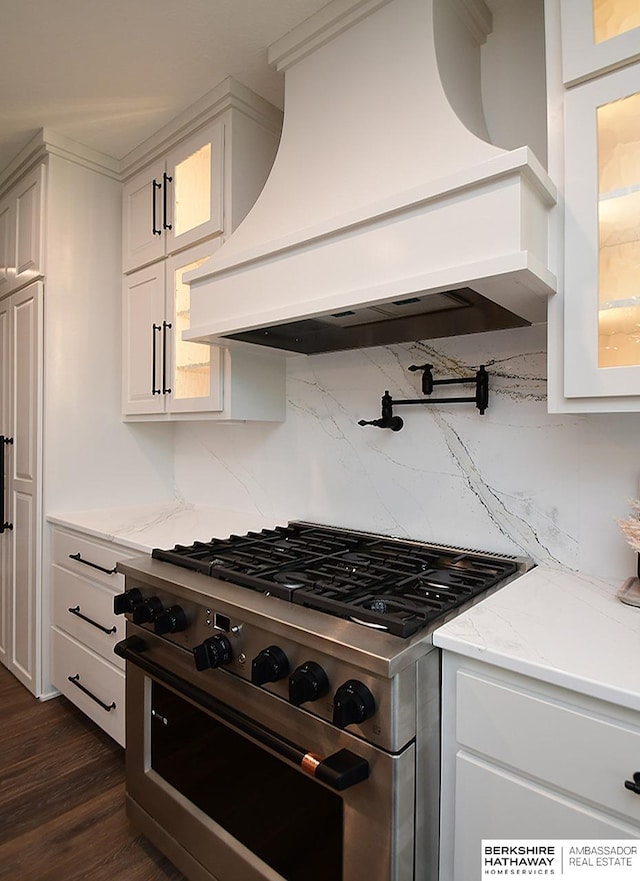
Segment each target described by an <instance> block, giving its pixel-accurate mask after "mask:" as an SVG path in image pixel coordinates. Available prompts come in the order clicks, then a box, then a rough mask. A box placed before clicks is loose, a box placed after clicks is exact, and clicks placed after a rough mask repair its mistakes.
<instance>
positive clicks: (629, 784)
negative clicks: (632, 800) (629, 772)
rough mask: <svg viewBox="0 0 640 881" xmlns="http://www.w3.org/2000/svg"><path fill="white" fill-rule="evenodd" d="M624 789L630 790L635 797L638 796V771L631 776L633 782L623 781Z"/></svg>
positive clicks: (639, 778) (639, 777) (639, 787)
mask: <svg viewBox="0 0 640 881" xmlns="http://www.w3.org/2000/svg"><path fill="white" fill-rule="evenodd" d="M624 786H625V789H630V790H631V792H635V794H636V795H640V771H636V772H635V773H634V775H633V780H625V781H624Z"/></svg>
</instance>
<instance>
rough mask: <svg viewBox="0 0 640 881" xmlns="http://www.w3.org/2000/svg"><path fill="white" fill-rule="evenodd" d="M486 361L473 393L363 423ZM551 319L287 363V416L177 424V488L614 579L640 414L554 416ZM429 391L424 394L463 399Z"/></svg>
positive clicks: (282, 515)
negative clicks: (430, 375) (434, 381)
mask: <svg viewBox="0 0 640 881" xmlns="http://www.w3.org/2000/svg"><path fill="white" fill-rule="evenodd" d="M424 363H430V364H432V365H433V367H434V378H448V377H456V376H469V375H473V374H474V373H475V370H476V369H477V367H478V366H479V365H480V364H484V365H485V366H486V368H487V370H488V372H489V375H490V379H489V384H490V398H489V407H488V410H487V412H486V413H485V414H484V415H483V416H481V415H479V413H478V411H477V410H476V409H475V407H474V406H473V404H455V405H453V404H449V405H445V404H443V405H435V406H419V405H417V406H406V407H400V408H398V409H397V411H396V412H397V413H398V415H401V416H402V418H403V419H404V423H405V424H404V428H403V429H402V430H401V431H399V432H392V431H388V430H380V429H377V428H372V427H361V426H359V425H358V420H359V419H362V418H364V419H374V418H377V417H378V416H379V415H380V398H381V396H382V394H383V393H384V391H385V390H386V389H388V390H389V391H390V393H391V395H392V396H393V397H394V398H415V397H420V381H421V374H419V373H412V372H409V371H408V369H407V368H408V367H409V365H411V364H424ZM545 378H546V328H545V327H544V326H542V325H539V326H535V327H531V328H523V329H520V330H512V331H501V332H497V333H486V334H476V335H473V336H467V337H455V338H450V339H444V340H436V341H432V342H418V343H411V344H406V345H397V346H389V347H381V348H373V349H365V350H360V351H353V352H345V353H339V354H327V355H315V356H312V357H305V356H298V357H294V358H291V359H289V361H288V365H287V399H288V403H287V419H286V422H285V423H283V424H266V425H265V424H262V425H261V424H257V423H244V424H242V423H240V424H226V425H225V424H215V423H182V424H180V425H177V426H176V431H175V438H174V441H175V481H176V493H177V495H178V496H181V497H183V498H185V499H188V500H189V501H190V502H194V503H196V504H206V505H215V506H224V507H227V508H231V509H234V510H238V511H249V512H254V511H255V512H256V513H258V514H262V515H264V516H265V517H268V518H269V519H272V518H273V517H275V518H277V519H278V520H279V521H280V522H286V521H287V520H291V519H307V520H312V521H315V522H319V523H327V524H331V525H337V526H345V527H350V528H354V529H364V530H371V531H375V532H381V533H386V534H390V535H396V536H403V537H409V538H416V539H426V540H430V541H434V542H441V543H452V544H456V545H461V546H467V547H475V548H479V549H483V550H493V551H498V552H508V553H515V554H526V555H528V556H530V557H532V558H533V560H534V561H535V562H536V563H539V564H545V565H551V566H559V567H565V568H568V569H572V570H580V571H583V572H586V573H588V574H592V575H600V576H603V577H613V578H620V579H621V580H623V579H624V578H626V577H627V576H628V575H630V574H634V569H635V557H634V555H633V553H632V551H631V550H630V548H629V547H628V546H627V544H626V542H625V540H624V538H623V537H622V534H621V532H620V530H619V528H618V526H617V525H616V523H615V518H616V517H624V516H626V515H627V513H628V512H629V506H628V501H629V499H631V498H633V497H636V496H637V494H638V477H639V475H640V461H639V460H638V449H639V444H638V437H639V430H640V416H637V415H635V414H621V415H606V416H603V415H566V416H565V415H551V414H549V413H547V408H546V379H545ZM462 388H463V387H461V386H453V387H452V388H447V387H446V386H445V387H438V388H436V391H435V392H434V395H433V397H434V398H435V397H441V396H444V395H447V394H455V395H459V394H471V393H473V389H472V387H469V389H468V391H461V389H462Z"/></svg>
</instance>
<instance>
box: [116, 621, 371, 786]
mask: <svg viewBox="0 0 640 881" xmlns="http://www.w3.org/2000/svg"><path fill="white" fill-rule="evenodd" d="M113 650H114V652H115V653H116V655H118V656H119V657H121V658H124V659H125V661H128V662H129V663H132V664H134V665H135V666H136V667H139V668H140V669H141V670H143V671H144V672H145V673H147V674H148V675H149V676H152V677H153V678H154V679H157V680H158V681H159V682H163V683H164V684H165V685H168V686H169V687H170V688H173V689H175V691H177V692H179V694H181V695H182V696H183V697H186V698H188V699H189V700H191V701H193V702H194V703H195V704H196V705H199V706H200V707H202V708H203V709H205V710H208V711H209V712H210V713H212V714H213V715H214V716H216V717H217V718H218V719H220V720H221V721H222V722H225V723H226V724H228V725H232V726H233V727H234V728H236V729H237V730H238V731H240V732H242V733H243V734H245V735H247V736H249V737H251V738H252V739H253V740H255V741H257V742H258V743H259V744H261V745H262V746H265V747H266V748H267V749H269V750H271V752H274V753H276V755H279V756H282V757H283V758H285V759H287V760H288V761H289V762H292V763H293V764H294V765H297V766H298V767H299V768H300V769H301V770H302V771H304V772H305V773H306V774H310V775H311V776H312V777H315V778H317V779H318V780H321V781H322V782H323V783H326V785H327V786H330V787H331V788H332V789H337V790H338V791H342V790H343V789H348V788H349V787H350V786H355V784H356V783H361V782H362V781H363V780H366V779H367V778H368V776H369V762H368V761H367V760H366V759H363V758H362V757H361V756H359V755H357V754H356V753H352V752H350V751H349V750H347V749H341V750H339V751H338V752H337V753H333V755H330V756H328V757H327V758H325V759H322V758H320V757H319V756H315V755H313V754H312V753H310V752H307V751H306V750H304V749H301V748H300V747H299V746H297V745H296V744H294V743H292V742H291V741H290V740H286V739H285V738H284V737H281V736H280V735H279V734H277V733H275V732H273V731H271V730H270V729H269V728H264V727H263V726H262V725H260V724H259V723H257V722H254V721H253V719H250V718H249V717H248V716H245V715H244V713H241V712H240V711H239V710H236V709H235V708H234V707H230V706H228V705H227V704H225V703H223V702H222V701H220V700H218V699H217V698H215V697H213V696H212V695H210V694H208V693H207V692H205V691H203V690H202V689H201V688H198V687H197V686H196V685H192V684H191V683H190V682H188V681H187V680H185V679H182V677H180V676H178V675H177V674H176V673H174V672H173V671H172V670H167V669H166V668H165V667H162V666H161V665H160V664H158V663H156V662H155V661H154V660H152V659H151V658H149V657H145V655H144V652H146V651H147V650H148V645H147V643H146V642H145V641H144V640H143V639H141V638H140V637H139V636H129V637H127V639H123V640H122V641H121V642H117V643H116V644H115V645H114V647H113Z"/></svg>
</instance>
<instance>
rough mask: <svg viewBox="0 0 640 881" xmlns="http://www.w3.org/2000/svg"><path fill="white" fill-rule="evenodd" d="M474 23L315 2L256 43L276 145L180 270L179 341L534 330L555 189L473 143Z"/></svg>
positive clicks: (542, 296) (369, 3)
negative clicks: (187, 308) (261, 182)
mask: <svg viewBox="0 0 640 881" xmlns="http://www.w3.org/2000/svg"><path fill="white" fill-rule="evenodd" d="M490 29H491V13H490V11H489V9H488V7H487V6H486V5H485V3H484V2H483V0H333V2H331V3H329V4H328V5H327V6H326V7H324V8H322V9H321V10H320V11H319V12H318V13H317V14H316V15H314V16H312V17H311V18H310V19H309V20H307V21H306V22H304V23H303V24H302V25H300V26H299V27H298V28H296V29H295V30H293V31H292V32H290V33H289V34H287V35H286V36H285V37H283V38H282V39H281V40H279V41H278V42H277V43H275V44H274V45H273V46H272V47H271V49H270V53H269V59H270V61H271V62H272V63H275V64H276V65H277V66H278V69H279V70H283V71H284V74H285V106H284V126H283V131H282V137H281V142H280V147H279V150H278V153H277V156H276V159H275V162H274V165H273V168H272V170H271V173H270V175H269V178H268V179H267V182H266V184H265V186H264V189H263V191H262V193H261V195H260V196H259V198H258V200H257V202H256V204H255V205H254V207H253V208H252V210H251V211H250V212H249V214H248V215H247V217H246V218H245V220H244V221H243V222H242V223H241V224H240V225H239V227H238V228H237V229H236V230H235V232H234V233H233V235H231V236H230V237H229V239H228V240H227V241H225V242H224V243H223V244H222V247H221V248H220V249H219V250H218V251H217V252H216V253H215V255H214V256H213V257H211V258H210V259H209V260H208V261H207V262H206V263H205V264H203V265H202V266H201V267H200V268H199V269H197V270H194V271H193V272H191V273H190V274H189V275H188V276H186V280H187V281H189V283H190V287H191V328H190V330H188V331H186V332H185V333H184V338H185V339H192V340H206V341H208V342H213V343H219V344H224V345H233V344H237V345H244V346H246V345H252V346H263V347H267V348H269V349H271V350H277V351H279V352H280V353H282V354H289V353H306V354H312V353H316V352H327V351H337V350H341V349H353V348H360V347H365V346H374V345H386V344H390V343H395V342H403V341H409V340H419V339H434V338H437V337H442V336H449V335H454V334H464V333H473V332H477V331H483V330H496V329H501V328H507V327H517V326H522V325H526V324H529V323H533V322H538V321H544V320H545V319H546V298H547V297H548V295H549V294H551V293H553V292H554V291H555V287H556V283H555V278H554V276H553V274H552V273H551V272H550V271H549V268H548V222H549V213H550V210H551V208H552V207H553V205H554V203H555V188H554V186H553V184H552V183H551V181H550V180H549V178H548V176H547V174H546V172H545V170H544V168H543V166H542V165H541V164H540V162H538V160H537V159H536V157H535V155H534V154H533V153H532V151H531V150H530V149H529V148H528V147H526V146H525V147H518V148H516V149H512V150H507V149H503V148H501V147H498V146H496V145H494V144H491V143H490V142H489V140H488V135H487V132H486V127H485V122H484V116H483V111H482V102H481V97H480V82H479V81H480V70H479V60H480V44H481V42H482V41H483V40H484V39H486V35H487V33H488V32H489V31H490ZM506 75H508V72H506Z"/></svg>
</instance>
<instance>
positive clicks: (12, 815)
mask: <svg viewBox="0 0 640 881" xmlns="http://www.w3.org/2000/svg"><path fill="white" fill-rule="evenodd" d="M124 796H125V786H124V750H123V749H122V748H121V747H119V746H118V745H117V744H116V743H115V741H113V740H111V738H110V737H108V736H107V735H106V734H104V732H103V731H102V730H101V729H100V728H98V727H97V726H96V725H94V724H93V723H92V722H91V721H90V720H89V719H87V717H86V716H84V715H83V714H82V713H81V712H80V711H79V710H77V709H76V708H75V707H74V705H73V704H71V703H70V702H69V701H67V700H66V698H64V697H59V698H56V699H55V700H50V701H45V702H44V703H40V702H39V701H37V700H36V699H35V698H34V697H33V696H32V695H31V694H30V693H29V692H28V691H27V690H26V689H25V688H24V687H23V686H22V685H21V684H20V683H19V682H18V681H17V680H16V679H15V678H14V677H13V676H12V675H11V674H10V673H9V672H8V671H7V670H6V669H5V668H4V667H2V666H0V879H2V881H80V879H91V881H169V879H170V881H183V876H182V875H181V874H180V873H179V872H178V871H177V870H176V869H175V868H174V867H173V866H172V865H171V864H170V863H169V861H168V860H166V859H165V858H164V857H163V856H162V855H161V854H160V853H159V852H158V851H157V850H156V849H155V848H154V847H153V845H151V844H150V843H149V842H147V841H146V840H145V839H144V838H143V837H142V836H139V835H137V834H136V833H135V832H134V831H133V830H132V829H131V827H130V825H129V822H128V820H127V817H126V814H125V807H124Z"/></svg>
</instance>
